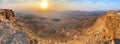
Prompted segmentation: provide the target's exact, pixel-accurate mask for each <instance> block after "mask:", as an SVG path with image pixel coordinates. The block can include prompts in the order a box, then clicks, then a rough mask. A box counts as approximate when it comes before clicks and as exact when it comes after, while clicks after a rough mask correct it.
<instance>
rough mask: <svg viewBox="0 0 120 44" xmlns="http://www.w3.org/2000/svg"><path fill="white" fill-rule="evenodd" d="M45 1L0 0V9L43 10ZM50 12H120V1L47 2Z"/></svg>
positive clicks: (58, 0)
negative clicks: (41, 4) (42, 2)
mask: <svg viewBox="0 0 120 44" xmlns="http://www.w3.org/2000/svg"><path fill="white" fill-rule="evenodd" d="M41 1H43V0H0V6H1V7H0V8H10V9H23V8H24V9H28V10H29V9H41V8H40V7H39V4H40V3H41ZM47 3H48V8H49V10H119V9H120V6H119V4H120V0H47Z"/></svg>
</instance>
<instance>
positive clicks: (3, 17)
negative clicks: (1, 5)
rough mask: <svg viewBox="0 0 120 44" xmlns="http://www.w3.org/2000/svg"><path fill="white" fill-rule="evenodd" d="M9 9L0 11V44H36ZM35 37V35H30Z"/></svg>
mask: <svg viewBox="0 0 120 44" xmlns="http://www.w3.org/2000/svg"><path fill="white" fill-rule="evenodd" d="M26 29H27V28H25V26H23V25H22V23H19V22H17V21H16V19H15V15H14V12H13V11H12V10H10V9H0V44H37V41H36V40H33V39H32V38H30V37H29V36H30V32H27V31H25V30H26ZM32 36H35V35H32Z"/></svg>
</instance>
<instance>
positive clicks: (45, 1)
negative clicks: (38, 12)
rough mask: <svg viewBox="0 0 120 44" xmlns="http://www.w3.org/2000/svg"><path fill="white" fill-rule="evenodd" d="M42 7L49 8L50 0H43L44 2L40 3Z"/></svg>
mask: <svg viewBox="0 0 120 44" xmlns="http://www.w3.org/2000/svg"><path fill="white" fill-rule="evenodd" d="M40 7H41V8H42V9H47V8H48V1H47V0H42V2H41V3H40Z"/></svg>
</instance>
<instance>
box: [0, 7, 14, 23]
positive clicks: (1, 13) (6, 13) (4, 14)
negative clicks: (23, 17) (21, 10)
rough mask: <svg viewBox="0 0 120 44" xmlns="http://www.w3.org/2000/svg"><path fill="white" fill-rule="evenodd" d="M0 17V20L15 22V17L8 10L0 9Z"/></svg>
mask: <svg viewBox="0 0 120 44" xmlns="http://www.w3.org/2000/svg"><path fill="white" fill-rule="evenodd" d="M0 16H2V18H1V19H3V18H4V19H8V20H10V21H13V22H15V21H16V20H15V15H14V12H13V11H12V10H10V9H0Z"/></svg>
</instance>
